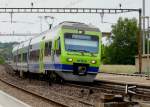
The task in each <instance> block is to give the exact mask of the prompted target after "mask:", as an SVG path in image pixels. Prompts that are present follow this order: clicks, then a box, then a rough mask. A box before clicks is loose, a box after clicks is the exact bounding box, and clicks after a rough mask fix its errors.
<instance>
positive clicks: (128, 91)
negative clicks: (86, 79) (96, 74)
mask: <svg viewBox="0 0 150 107" xmlns="http://www.w3.org/2000/svg"><path fill="white" fill-rule="evenodd" d="M67 85H70V86H75V87H82V88H84V89H89V90H90V91H89V94H90V92H91V90H101V91H102V92H104V93H110V94H114V95H116V94H119V95H122V96H124V97H129V100H132V97H134V98H139V99H141V98H142V99H145V98H146V99H150V87H149V86H142V85H135V84H125V83H115V82H109V81H101V80H96V81H94V83H93V84H79V83H72V82H71V83H70V82H69V83H67Z"/></svg>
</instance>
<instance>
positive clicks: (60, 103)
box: [0, 78, 94, 107]
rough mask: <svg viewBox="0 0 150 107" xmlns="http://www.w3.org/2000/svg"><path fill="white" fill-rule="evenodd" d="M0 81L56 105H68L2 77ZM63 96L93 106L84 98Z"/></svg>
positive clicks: (67, 106) (68, 106) (63, 106)
mask: <svg viewBox="0 0 150 107" xmlns="http://www.w3.org/2000/svg"><path fill="white" fill-rule="evenodd" d="M0 81H1V82H3V83H5V84H7V85H9V86H11V87H14V88H16V89H19V90H21V91H23V92H25V93H27V94H30V95H33V96H36V97H38V98H39V99H41V100H44V101H47V102H52V103H55V105H58V106H61V107H70V105H68V104H65V103H63V102H57V101H56V100H53V99H50V98H47V97H44V96H42V95H40V94H39V93H36V92H33V91H29V90H27V89H25V88H23V87H19V86H17V85H15V84H13V83H10V82H7V81H6V80H4V79H1V78H0ZM63 98H64V99H65V98H67V99H71V100H75V101H76V102H79V103H82V104H83V105H84V106H87V107H93V106H94V105H93V104H92V103H89V102H86V101H84V100H80V99H76V98H74V97H71V96H65V95H63Z"/></svg>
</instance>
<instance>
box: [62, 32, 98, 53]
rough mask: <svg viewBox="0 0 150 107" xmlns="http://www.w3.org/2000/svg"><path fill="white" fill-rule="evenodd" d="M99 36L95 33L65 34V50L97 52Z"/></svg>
mask: <svg viewBox="0 0 150 107" xmlns="http://www.w3.org/2000/svg"><path fill="white" fill-rule="evenodd" d="M98 47H99V37H98V36H95V35H83V34H71V33H67V34H65V50H66V51H76V52H87V53H98V50H99V49H98Z"/></svg>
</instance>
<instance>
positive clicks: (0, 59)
mask: <svg viewBox="0 0 150 107" xmlns="http://www.w3.org/2000/svg"><path fill="white" fill-rule="evenodd" d="M4 63H5V60H4V58H3V57H2V56H0V64H4Z"/></svg>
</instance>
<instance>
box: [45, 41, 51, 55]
mask: <svg viewBox="0 0 150 107" xmlns="http://www.w3.org/2000/svg"><path fill="white" fill-rule="evenodd" d="M51 46H52V42H51V41H50V42H46V43H45V56H48V55H51Z"/></svg>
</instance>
